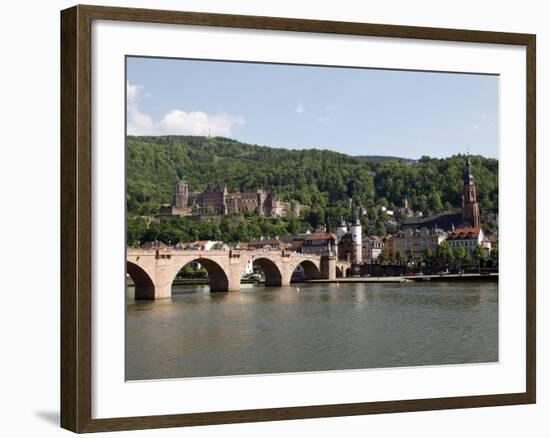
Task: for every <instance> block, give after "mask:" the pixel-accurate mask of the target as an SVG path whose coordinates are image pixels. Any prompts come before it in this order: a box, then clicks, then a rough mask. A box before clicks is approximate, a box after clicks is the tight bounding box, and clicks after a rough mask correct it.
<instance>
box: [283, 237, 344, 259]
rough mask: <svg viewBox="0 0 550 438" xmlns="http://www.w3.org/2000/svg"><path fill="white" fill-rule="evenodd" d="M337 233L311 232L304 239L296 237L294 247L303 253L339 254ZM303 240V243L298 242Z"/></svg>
mask: <svg viewBox="0 0 550 438" xmlns="http://www.w3.org/2000/svg"><path fill="white" fill-rule="evenodd" d="M336 240H337V239H336V235H335V234H333V233H311V234H309V235H307V236H305V237H303V238H302V239H300V240H299V239H296V240H295V242H296V243H295V244H294V243H293V246H291V249H292V248H295V249H296V252H300V253H302V254H315V255H319V256H323V255H338V246H337V244H336ZM300 241H301V244H300V243H298V242H300Z"/></svg>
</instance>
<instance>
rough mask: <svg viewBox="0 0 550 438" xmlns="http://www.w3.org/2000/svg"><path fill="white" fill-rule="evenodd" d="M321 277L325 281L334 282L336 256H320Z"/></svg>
mask: <svg viewBox="0 0 550 438" xmlns="http://www.w3.org/2000/svg"><path fill="white" fill-rule="evenodd" d="M321 276H322V278H324V279H327V280H334V279H335V278H336V256H334V255H324V256H321Z"/></svg>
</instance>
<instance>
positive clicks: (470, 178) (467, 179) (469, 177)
mask: <svg viewBox="0 0 550 438" xmlns="http://www.w3.org/2000/svg"><path fill="white" fill-rule="evenodd" d="M474 184H475V182H474V174H473V173H472V162H471V161H470V154H466V164H465V166H464V185H470V186H473V185H474Z"/></svg>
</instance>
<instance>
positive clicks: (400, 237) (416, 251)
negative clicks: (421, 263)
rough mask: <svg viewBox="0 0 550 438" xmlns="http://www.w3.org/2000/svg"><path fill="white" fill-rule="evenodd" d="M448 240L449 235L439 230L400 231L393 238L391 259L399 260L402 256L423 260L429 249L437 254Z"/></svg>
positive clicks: (409, 229) (410, 229)
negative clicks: (439, 248) (442, 244)
mask: <svg viewBox="0 0 550 438" xmlns="http://www.w3.org/2000/svg"><path fill="white" fill-rule="evenodd" d="M446 238H447V233H446V232H445V231H443V230H441V229H439V228H433V229H431V230H430V229H429V228H426V227H424V228H420V229H412V228H408V229H406V230H402V231H399V232H398V233H397V234H396V235H395V236H394V237H393V245H392V252H391V253H389V254H388V256H389V258H390V259H397V257H398V255H401V256H402V257H404V258H405V259H409V258H412V259H413V260H421V259H422V258H423V257H424V254H425V252H426V250H427V249H429V250H430V251H431V252H432V254H435V253H436V251H437V248H438V247H439V245H440V243H441V242H443V241H444V240H445V239H446Z"/></svg>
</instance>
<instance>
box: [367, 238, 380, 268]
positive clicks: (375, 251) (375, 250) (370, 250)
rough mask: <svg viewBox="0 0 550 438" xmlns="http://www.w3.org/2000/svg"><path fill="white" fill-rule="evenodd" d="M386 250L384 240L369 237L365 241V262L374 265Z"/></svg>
mask: <svg viewBox="0 0 550 438" xmlns="http://www.w3.org/2000/svg"><path fill="white" fill-rule="evenodd" d="M383 250H384V238H383V237H379V236H367V237H365V238H364V239H363V262H364V263H372V262H374V261H376V260H377V259H378V256H379V255H380V254H382V252H383Z"/></svg>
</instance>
